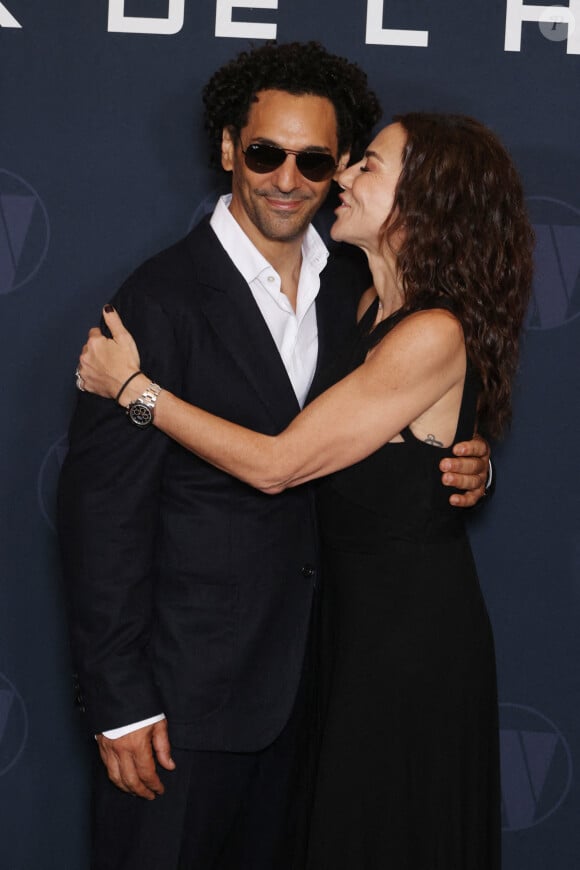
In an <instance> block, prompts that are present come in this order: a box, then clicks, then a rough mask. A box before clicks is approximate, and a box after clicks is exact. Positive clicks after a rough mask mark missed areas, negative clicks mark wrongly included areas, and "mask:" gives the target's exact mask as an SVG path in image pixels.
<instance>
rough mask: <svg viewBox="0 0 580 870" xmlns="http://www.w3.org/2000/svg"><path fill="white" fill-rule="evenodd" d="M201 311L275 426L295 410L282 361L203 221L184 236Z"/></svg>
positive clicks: (242, 284)
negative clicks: (196, 282)
mask: <svg viewBox="0 0 580 870" xmlns="http://www.w3.org/2000/svg"><path fill="white" fill-rule="evenodd" d="M189 243H190V245H189V246H190V251H191V253H192V254H193V258H194V263H195V269H196V273H197V280H198V283H199V285H200V289H201V290H202V293H201V297H200V302H201V306H202V308H203V311H204V314H205V316H206V317H207V319H208V321H209V322H210V323H211V326H212V328H213V330H214V331H215V333H216V334H217V335H218V336H219V338H220V339H221V341H222V343H223V346H224V349H225V351H226V352H227V353H229V354H230V355H231V356H232V358H233V359H234V360H235V362H236V364H237V365H238V367H239V368H240V369H241V370H242V371H243V372H244V375H245V377H246V378H247V380H248V381H249V382H250V383H251V385H252V387H253V389H254V390H255V392H256V393H257V394H258V396H259V397H260V399H261V401H262V403H263V405H264V406H265V408H266V409H267V411H268V412H269V414H270V416H271V417H272V419H273V420H274V422H275V424H276V426H277V427H278V428H279V429H283V428H285V427H286V426H287V425H288V423H289V422H290V420H291V419H292V418H293V417H295V416H296V414H297V413H298V412H299V410H300V408H299V405H298V401H297V399H296V394H295V393H294V390H293V388H292V384H291V383H290V380H289V378H288V374H287V372H286V369H285V367H284V363H283V362H282V359H281V357H280V354H279V352H278V348H277V347H276V344H275V342H274V339H273V338H272V335H271V333H270V330H269V329H268V326H267V324H266V322H265V320H264V318H263V317H262V314H261V313H260V310H259V308H258V306H257V305H256V302H255V300H254V297H253V296H252V293H251V291H250V288H249V287H248V285H247V284H246V282H245V280H244V279H243V278H242V276H241V275H240V273H239V272H238V270H237V269H236V268H235V266H234V265H233V263H232V261H231V260H230V258H229V257H228V255H227V254H226V252H225V251H224V249H223V247H222V246H221V244H220V243H219V241H218V239H217V237H216V235H215V233H214V232H213V230H212V229H211V227H210V226H209V224H205V225H204V224H202V225H200V226H199V227H198V228H197V229H196V230H194V233H193V234H192V235H191V236H190V238H189Z"/></svg>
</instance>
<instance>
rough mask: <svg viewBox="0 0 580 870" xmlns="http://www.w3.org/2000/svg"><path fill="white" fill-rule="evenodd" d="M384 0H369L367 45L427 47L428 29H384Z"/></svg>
mask: <svg viewBox="0 0 580 870" xmlns="http://www.w3.org/2000/svg"><path fill="white" fill-rule="evenodd" d="M383 6H384V0H368V3H367V34H366V38H365V42H366V44H367V45H406V46H411V47H415V48H427V46H428V45H429V31H428V30H383Z"/></svg>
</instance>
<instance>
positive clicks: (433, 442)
mask: <svg viewBox="0 0 580 870" xmlns="http://www.w3.org/2000/svg"><path fill="white" fill-rule="evenodd" d="M425 444H430V445H431V447H443V442H442V441H437V439H436V438H435V436H434V435H427V437H426V438H425Z"/></svg>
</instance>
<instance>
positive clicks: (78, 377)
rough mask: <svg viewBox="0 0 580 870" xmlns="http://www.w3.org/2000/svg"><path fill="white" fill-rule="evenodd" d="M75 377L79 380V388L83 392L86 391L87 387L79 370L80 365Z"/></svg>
mask: <svg viewBox="0 0 580 870" xmlns="http://www.w3.org/2000/svg"><path fill="white" fill-rule="evenodd" d="M75 378H76V382H77V390H80V391H81V393H84V391H85V388H84V386H83V384H84V381H83V379H82V377H81V373H80V372H79V367H78V366H77V367H76V370H75Z"/></svg>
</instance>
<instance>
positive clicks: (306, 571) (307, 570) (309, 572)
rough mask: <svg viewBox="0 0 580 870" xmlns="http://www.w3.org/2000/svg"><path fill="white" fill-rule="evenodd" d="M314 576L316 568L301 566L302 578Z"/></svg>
mask: <svg viewBox="0 0 580 870" xmlns="http://www.w3.org/2000/svg"><path fill="white" fill-rule="evenodd" d="M315 574H316V568H314V567H313V566H312V565H303V566H302V576H303V577H306V578H311V577H314V575H315Z"/></svg>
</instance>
